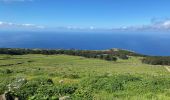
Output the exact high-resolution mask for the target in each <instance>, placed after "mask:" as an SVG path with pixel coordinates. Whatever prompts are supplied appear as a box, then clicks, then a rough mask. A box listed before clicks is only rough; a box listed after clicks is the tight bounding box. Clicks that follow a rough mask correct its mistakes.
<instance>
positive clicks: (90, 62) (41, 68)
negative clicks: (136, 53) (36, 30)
mask: <svg viewBox="0 0 170 100" xmlns="http://www.w3.org/2000/svg"><path fill="white" fill-rule="evenodd" d="M10 64H13V65H10ZM5 65H7V66H5ZM6 69H10V70H12V71H13V73H11V74H2V73H1V72H3V71H4V70H6ZM72 74H73V75H78V77H80V78H76V79H73V78H70V77H69V75H72ZM105 74H107V75H109V76H114V75H117V74H122V75H124V74H131V75H134V76H140V77H143V78H144V79H146V80H147V79H148V80H149V79H150V78H152V77H160V78H161V77H164V78H170V76H169V75H170V73H169V72H168V71H167V70H166V69H165V68H164V67H162V66H153V65H146V64H142V63H141V62H140V58H139V57H131V58H130V59H129V60H118V61H117V62H108V61H104V60H98V59H87V58H83V57H76V56H67V55H49V56H48V55H22V56H9V55H0V82H1V81H3V80H4V79H10V78H12V77H14V78H15V77H25V78H26V79H27V80H31V79H34V78H36V77H48V78H51V79H53V81H54V83H56V84H58V82H59V80H64V83H65V84H72V83H79V82H80V81H82V80H83V79H84V78H85V77H93V76H102V75H105ZM129 84H131V83H129ZM131 85H134V84H131ZM141 88H142V87H141ZM134 90H135V89H134ZM136 90H137V89H136ZM132 91H133V90H132ZM124 92H126V93H124ZM130 92H131V91H128V92H127V91H120V93H119V91H118V92H116V93H118V94H123V93H124V94H127V93H129V94H127V95H126V97H125V98H126V99H129V98H130V99H134V100H136V99H146V98H147V96H148V95H149V96H150V95H153V94H154V93H150V94H144V95H143V94H142V95H140V94H139V95H137V94H138V93H137V94H135V95H133V96H131V95H132V94H131V93H130ZM135 92H136V91H135ZM116 93H108V92H106V91H103V90H101V91H99V92H96V93H94V95H95V98H94V99H96V100H104V99H105V100H109V99H110V100H112V99H113V98H117V99H120V100H121V99H125V98H124V97H123V96H122V97H119V96H117V97H116V96H115V95H116ZM132 93H133V92H132ZM154 95H155V96H157V98H156V99H170V88H169V87H167V89H166V91H165V92H162V93H161V92H160V93H157V94H154ZM152 99H154V98H152Z"/></svg>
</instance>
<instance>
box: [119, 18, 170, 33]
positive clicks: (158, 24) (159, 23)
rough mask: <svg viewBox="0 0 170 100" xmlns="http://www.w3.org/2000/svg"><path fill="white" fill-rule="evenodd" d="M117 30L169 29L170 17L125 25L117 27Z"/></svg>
mask: <svg viewBox="0 0 170 100" xmlns="http://www.w3.org/2000/svg"><path fill="white" fill-rule="evenodd" d="M117 30H132V31H138V30H140V31H170V19H165V20H159V19H156V20H154V21H153V20H151V23H150V24H148V25H136V26H125V27H120V28H117Z"/></svg>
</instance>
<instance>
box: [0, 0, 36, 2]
mask: <svg viewBox="0 0 170 100" xmlns="http://www.w3.org/2000/svg"><path fill="white" fill-rule="evenodd" d="M25 1H33V0H0V2H25Z"/></svg>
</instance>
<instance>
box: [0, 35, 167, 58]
mask: <svg viewBox="0 0 170 100" xmlns="http://www.w3.org/2000/svg"><path fill="white" fill-rule="evenodd" d="M0 48H42V49H84V50H105V49H111V48H120V49H127V50H131V51H135V52H137V53H141V54H146V55H155V56H170V34H167V33H163V34H161V33H155V34H154V33H116V32H113V33H111V32H98V33H97V32H94V33H93V32H0Z"/></svg>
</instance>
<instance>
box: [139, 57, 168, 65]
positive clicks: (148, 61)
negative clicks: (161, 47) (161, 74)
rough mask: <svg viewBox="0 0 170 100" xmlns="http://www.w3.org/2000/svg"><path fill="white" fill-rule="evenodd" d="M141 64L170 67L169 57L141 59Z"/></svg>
mask: <svg viewBox="0 0 170 100" xmlns="http://www.w3.org/2000/svg"><path fill="white" fill-rule="evenodd" d="M142 62H143V63H146V64H151V65H170V57H160V56H152V57H149V56H148V57H145V58H143V59H142Z"/></svg>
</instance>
